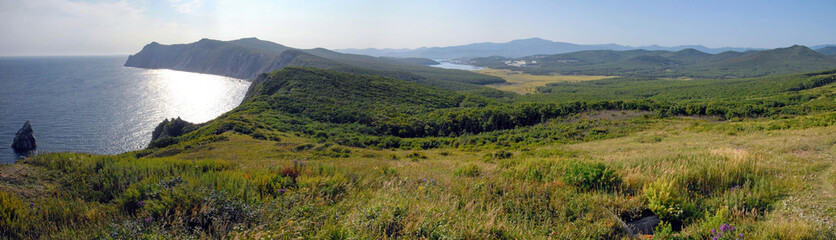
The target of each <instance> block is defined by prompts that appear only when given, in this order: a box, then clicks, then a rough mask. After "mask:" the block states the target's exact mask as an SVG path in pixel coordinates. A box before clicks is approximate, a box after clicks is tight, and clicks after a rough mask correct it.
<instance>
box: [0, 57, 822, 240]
mask: <svg viewBox="0 0 836 240" xmlns="http://www.w3.org/2000/svg"><path fill="white" fill-rule="evenodd" d="M828 74H829V75H828ZM821 75H824V76H821ZM831 76H832V74H830V73H816V74H809V75H803V76H802V75H799V76H792V77H786V79H789V80H787V81H789V83H787V84H786V85H787V86H783V85H781V86H774V87H773V88H771V89H769V90H770V91H775V92H776V93H780V94H773V95H776V96H775V97H776V98H779V99H783V97H786V96H784V95H783V94H787V95H791V96H790V97H789V98H788V99H789V100H787V104H783V105H780V106H778V105H773V106H772V107H771V108H770V109H773V110H774V111H766V112H760V113H758V115H754V117H751V116H752V115H746V114H743V115H728V116H729V117H726V116H727V114H726V112H722V114H713V113H715V112H713V110H712V111H709V112H706V111H705V109H703V110H702V111H699V109H698V108H693V106H697V107H698V106H699V105H688V104H704V103H703V102H699V101H697V100H699V99H697V100H695V101H697V102H688V101H676V102H674V103H670V102H669V101H674V100H676V98H675V97H678V96H684V95H686V94H687V92H682V93H676V92H668V93H667V94H668V96H672V97H670V98H666V99H663V100H665V101H661V100H659V101H658V102H655V101H650V100H647V101H645V100H642V99H633V100H629V99H628V100H624V101H623V102H617V101H616V102H611V101H605V102H599V101H589V102H559V101H560V99H561V97H562V96H555V97H554V98H549V97H550V96H549V95H548V94H549V93H538V94H542V95H543V96H542V97H543V98H544V99H551V100H552V101H558V102H559V103H551V104H540V103H508V102H503V101H500V100H494V99H485V98H482V97H477V96H470V95H466V94H460V93H457V92H449V91H443V90H441V89H433V88H429V87H425V86H420V85H417V84H412V83H406V82H400V81H397V80H393V79H388V78H381V77H373V76H367V75H351V74H344V73H335V72H330V71H323V70H316V69H309V68H288V69H286V70H282V71H279V72H274V73H271V74H265V75H262V76H261V77H260V78H259V79H257V80H256V82H254V85H253V86H252V87H251V88H250V92H249V93H248V94H247V98H246V99H245V100H244V102H243V103H242V105H241V106H239V107H238V108H236V109H235V110H233V111H230V112H228V113H226V114H224V115H222V116H220V117H218V118H217V119H215V120H212V121H210V122H207V123H202V124H185V125H182V124H181V125H178V124H179V123H178V124H175V123H172V122H174V121H172V122H168V121H166V122H165V123H163V124H161V125H160V127H159V128H158V129H157V130H155V136H156V137H155V140H154V141H153V142H152V143H151V144H150V146H149V147H148V148H147V149H144V150H140V151H136V152H128V153H123V154H120V155H93V154H82V153H42V154H37V155H35V156H32V157H29V158H27V159H25V160H22V161H19V162H18V163H16V164H12V165H0V238H4V239H21V238H22V239H639V238H643V239H647V238H653V239H713V238H715V237H716V238H717V239H833V238H836V229H834V227H833V226H834V224H833V221H834V217H836V198H834V197H836V196H834V194H836V113H834V112H833V110H834V109H836V107H834V105H836V100H834V99H836V94H834V93H836V91H834V90H833V87H832V86H831V85H832V84H829V83H830V82H829V81H830V80H828V79H829V78H828V77H831ZM782 79H783V78H782ZM810 79H812V80H815V81H813V83H816V84H813V85H810V84H809V83H810V81H811V80H810ZM825 80H826V81H825ZM622 81H626V80H620V81H614V80H612V79H601V80H590V81H584V82H587V83H600V84H601V85H604V86H607V85H609V84H626V83H624V82H622ZM666 81H670V80H666ZM693 81H698V80H693ZM759 81H775V80H774V78H765V79H760V80H759V79H748V80H743V84H755V83H758V84H764V83H760V82H759ZM822 82H826V83H823V84H821V83H822ZM652 83H653V82H652V81H651V82H641V84H652ZM667 84H668V83H667V82H663V83H660V84H659V85H654V86H653V87H659V88H665V89H671V88H669V85H667ZM729 84H732V85H733V86H736V85H734V84H737V83H736V82H730V83H729ZM797 84H802V86H808V87H809V88H803V89H798V88H796V87H797ZM804 84H807V85H804ZM580 86H583V85H571V84H570V85H566V86H564V85H555V86H549V88H552V89H555V90H556V92H560V91H557V90H561V89H563V88H568V87H572V88H576V87H578V88H579V87H580ZM592 86H595V84H593V85H592ZM781 87H785V88H781ZM648 89H652V88H651V87H648ZM738 89H742V87H741V88H738ZM788 89H789V90H788ZM732 90H734V89H732ZM589 91H601V90H598V89H593V88H590V90H589ZM634 91H639V90H634ZM685 91H688V90H685ZM789 91H792V92H791V93H790V92H789ZM311 93H320V94H318V95H315V94H311ZM532 95H534V94H532ZM806 95H816V96H817V97H811V98H806V97H793V96H806ZM335 96H336V97H335ZM409 96H412V97H411V98H410V97H409ZM746 96H750V98H747V97H746ZM733 97H734V99H733V100H727V101H739V102H741V103H740V104H741V105H739V106H737V107H738V108H736V109H742V110H745V111H751V112H754V111H756V110H754V109H755V108H753V106H761V105H750V104H748V102H750V101H755V100H761V102H757V103H753V104H762V103H763V102H764V101H769V100H770V98H768V97H769V96H763V95H760V94H749V95H736V96H733ZM339 99H351V100H350V101H348V102H345V104H334V103H335V102H338V101H337V100H339ZM671 99H674V100H671ZM753 99H754V100H753ZM710 100H712V101H715V100H717V99H710ZM721 100H722V99H721ZM677 104H686V105H677ZM680 106H681V108H682V111H678V110H676V111H674V110H675V109H679V108H680ZM688 106H691V108H689V107H688ZM692 108H693V109H695V110H694V111H691V110H687V111H686V110H685V109H692ZM671 109H674V110H671ZM784 109H790V110H793V111H789V110H787V111H783V110H784ZM709 113H712V114H709ZM743 113H747V112H743ZM157 137H158V138H157ZM648 217H649V218H657V219H659V220H661V222H660V223H658V224H653V225H652V226H651V229H652V230H649V231H646V230H636V229H633V228H631V227H630V225H629V224H633V223H634V222H636V221H637V220H640V219H647V218H648Z"/></svg>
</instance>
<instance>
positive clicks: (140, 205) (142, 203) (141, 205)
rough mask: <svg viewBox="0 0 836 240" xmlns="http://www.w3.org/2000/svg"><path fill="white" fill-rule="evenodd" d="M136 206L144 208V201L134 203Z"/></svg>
mask: <svg viewBox="0 0 836 240" xmlns="http://www.w3.org/2000/svg"><path fill="white" fill-rule="evenodd" d="M136 205H137V206H139V207H143V206H145V201H144V200H143V201H139V202H136Z"/></svg>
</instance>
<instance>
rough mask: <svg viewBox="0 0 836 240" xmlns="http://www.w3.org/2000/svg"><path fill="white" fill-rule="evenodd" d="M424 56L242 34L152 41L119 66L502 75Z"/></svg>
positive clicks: (462, 86) (418, 76) (458, 78)
mask: <svg viewBox="0 0 836 240" xmlns="http://www.w3.org/2000/svg"><path fill="white" fill-rule="evenodd" d="M430 64H437V62H435V61H433V60H430V59H421V58H389V57H371V56H364V55H356V54H344V53H338V52H333V51H330V50H327V49H324V48H315V49H296V48H291V47H287V46H284V45H281V44H277V43H273V42H269V41H263V40H259V39H257V38H243V39H238V40H232V41H219V40H212V39H207V38H204V39H201V40H199V41H197V42H193V43H187V44H172V45H163V44H160V43H157V42H152V43H150V44H148V45H146V46H144V47H143V48H142V50H141V51H140V52H138V53H136V54H134V55H131V56H129V57H128V59H127V61H126V62H125V64H124V65H125V66H128V67H140V68H151V69H156V68H166V69H173V70H180V71H188V72H197V73H206V74H215V75H222V76H228V77H235V78H241V79H253V78H255V77H256V76H258V75H259V74H261V73H265V72H272V71H276V70H280V69H282V68H284V67H287V66H301V67H315V68H323V69H331V70H336V71H343V72H349V73H359V74H371V75H381V76H387V77H393V78H396V79H400V80H405V81H411V82H418V83H423V84H427V85H431V86H437V87H442V88H446V89H451V90H484V89H487V87H483V86H479V85H484V84H492V83H502V82H504V80H503V79H501V78H498V77H493V76H487V75H482V74H478V73H474V72H469V71H462V70H452V69H442V68H435V67H430V66H427V65H430Z"/></svg>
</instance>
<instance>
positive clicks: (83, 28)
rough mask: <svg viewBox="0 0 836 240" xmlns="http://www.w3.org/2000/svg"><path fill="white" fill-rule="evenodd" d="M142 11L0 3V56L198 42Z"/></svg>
mask: <svg viewBox="0 0 836 240" xmlns="http://www.w3.org/2000/svg"><path fill="white" fill-rule="evenodd" d="M189 4H191V3H189ZM186 9H188V7H187V8H186ZM145 13H146V9H144V8H143V7H142V6H141V5H138V4H136V3H133V2H128V1H125V0H120V1H97V2H76V1H69V0H36V1H25V0H10V1H6V0H4V1H0V54H1V55H80V54H128V53H133V52H136V51H139V49H140V48H141V47H142V46H143V45H145V44H146V43H149V42H151V41H160V42H164V41H166V40H174V39H180V38H179V37H184V36H185V37H192V36H193V35H194V38H198V37H197V35H198V34H193V33H194V32H193V31H191V30H190V29H188V28H185V27H184V26H182V25H179V24H176V23H174V22H167V21H163V20H160V19H154V18H149V17H147V16H146V15H145Z"/></svg>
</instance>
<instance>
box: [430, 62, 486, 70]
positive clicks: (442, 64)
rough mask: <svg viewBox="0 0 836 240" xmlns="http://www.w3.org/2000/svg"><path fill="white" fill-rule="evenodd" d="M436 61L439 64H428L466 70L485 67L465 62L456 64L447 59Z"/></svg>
mask: <svg viewBox="0 0 836 240" xmlns="http://www.w3.org/2000/svg"><path fill="white" fill-rule="evenodd" d="M437 62H438V63H439V64H436V65H430V66H431V67H437V68H446V69H458V70H467V71H475V70H482V69H485V68H483V67H477V66H473V65H467V64H456V63H451V62H448V61H437Z"/></svg>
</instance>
